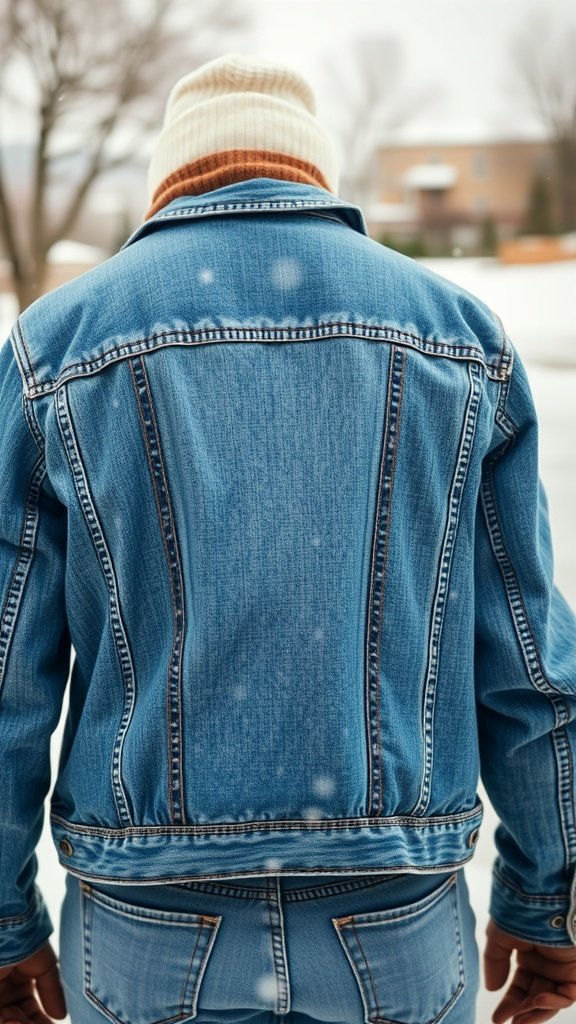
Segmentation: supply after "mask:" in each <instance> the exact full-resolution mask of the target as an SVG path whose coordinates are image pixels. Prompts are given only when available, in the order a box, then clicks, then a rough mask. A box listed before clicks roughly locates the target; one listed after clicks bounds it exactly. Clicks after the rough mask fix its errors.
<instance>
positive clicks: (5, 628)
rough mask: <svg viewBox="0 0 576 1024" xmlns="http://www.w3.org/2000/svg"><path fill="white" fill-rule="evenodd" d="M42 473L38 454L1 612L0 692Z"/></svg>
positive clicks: (34, 531) (34, 533) (31, 550)
mask: <svg viewBox="0 0 576 1024" xmlns="http://www.w3.org/2000/svg"><path fill="white" fill-rule="evenodd" d="M45 473H46V463H45V460H44V456H43V455H42V454H41V455H40V456H39V457H38V458H37V459H36V462H35V463H34V465H33V466H32V469H31V471H30V476H29V478H28V486H27V488H26V498H25V501H24V514H23V521H22V528H21V533H20V544H19V548H18V552H17V554H16V557H15V559H14V564H13V568H12V575H11V577H10V582H9V584H8V589H7V592H6V597H5V600H4V604H3V607H2V611H1V614H0V694H1V692H2V687H3V682H4V672H5V668H6V662H7V659H8V654H9V651H10V645H11V643H12V639H13V636H14V633H15V631H16V626H17V623H18V615H19V613H20V609H21V607H22V595H23V593H24V590H25V586H26V581H27V579H28V575H29V573H30V570H31V566H32V563H33V559H34V555H35V553H36V540H37V537H38V527H39V521H40V493H41V490H42V480H43V478H44V475H45Z"/></svg>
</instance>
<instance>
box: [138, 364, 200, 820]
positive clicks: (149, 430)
mask: <svg viewBox="0 0 576 1024" xmlns="http://www.w3.org/2000/svg"><path fill="white" fill-rule="evenodd" d="M128 365H129V367H130V374H131V377H132V383H133V385H134V392H135V395H136V403H137V406H138V415H139V419H140V424H141V427H142V434H143V437H144V447H145V450H146V458H147V461H148V467H149V470H150V476H151V480H152V489H153V493H154V500H155V502H156V508H157V510H158V517H159V520H160V526H161V532H162V542H163V545H164V550H165V552H166V560H167V563H168V570H169V582H170V595H171V599H172V609H173V615H174V627H173V640H172V649H171V651H170V659H169V663H168V677H167V685H166V700H167V719H168V749H169V764H170V783H169V787H168V790H169V793H168V796H169V804H170V820H171V821H172V822H174V823H175V824H184V825H185V824H186V818H185V811H184V778H183V766H182V746H183V740H182V652H183V646H184V637H185V634H186V618H185V607H184V580H183V573H182V561H181V558H180V550H179V544H178V534H177V530H176V524H175V521H174V513H173V507H172V500H171V497H170V488H169V486H168V480H167V476H166V465H165V461H164V456H163V453H162V441H161V439H160V432H159V429H158V423H157V419H156V413H155V410H154V400H153V397H152V393H151V389H150V380H149V377H148V374H147V371H146V365H145V361H144V357H143V356H136V357H134V358H132V359H130V360H129V361H128Z"/></svg>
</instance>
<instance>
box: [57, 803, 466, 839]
mask: <svg viewBox="0 0 576 1024" xmlns="http://www.w3.org/2000/svg"><path fill="white" fill-rule="evenodd" d="M482 814H483V804H482V801H481V800H480V799H478V801H477V803H476V804H475V805H474V807H472V808H470V810H468V811H457V812H456V813H455V814H443V815H430V816H429V817H415V816H410V815H405V814H404V815H396V816H392V817H387V818H386V817H381V818H380V817H374V816H372V817H356V818H330V819H326V818H320V819H316V820H311V819H309V818H300V819H297V820H294V819H293V818H287V819H283V820H280V821H279V820H276V821H250V822H239V823H233V822H223V823H222V822H219V823H213V824H208V825H130V826H124V827H122V828H110V827H108V826H99V825H84V824H82V823H81V822H74V821H68V820H67V819H66V818H63V817H61V815H59V814H56V813H55V812H53V811H52V812H51V813H50V820H51V821H53V822H54V823H56V824H58V825H61V826H62V827H63V828H65V829H66V830H67V831H69V832H70V833H77V834H79V835H95V836H103V837H110V838H115V837H116V838H123V837H126V836H145V835H170V836H179V835H207V834H214V835H228V834H231V835H234V834H235V833H237V832H239V833H242V832H288V831H296V832H301V831H305V832H308V831H312V832H314V831H324V832H330V831H332V830H334V829H336V830H340V829H349V828H350V826H353V827H356V828H372V827H374V826H376V827H378V828H380V827H382V828H398V827H406V828H416V829H423V828H431V827H442V826H443V827H445V828H449V827H451V826H453V825H462V826H465V825H466V824H467V823H472V822H473V821H474V820H475V819H476V818H478V816H481V815H482Z"/></svg>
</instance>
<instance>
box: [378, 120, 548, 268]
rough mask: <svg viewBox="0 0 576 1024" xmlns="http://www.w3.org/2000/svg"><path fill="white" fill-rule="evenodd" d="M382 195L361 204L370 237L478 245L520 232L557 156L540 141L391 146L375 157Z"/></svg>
mask: <svg viewBox="0 0 576 1024" xmlns="http://www.w3.org/2000/svg"><path fill="white" fill-rule="evenodd" d="M376 161H377V169H376V175H375V177H376V180H377V182H378V188H379V194H378V196H377V199H376V201H375V202H373V203H369V204H367V206H366V220H367V225H368V229H369V231H370V234H371V235H372V236H373V237H375V238H379V237H381V236H382V235H384V234H387V235H393V236H394V237H396V238H398V239H413V238H415V237H420V238H421V239H422V240H423V241H424V242H425V244H428V245H429V246H430V247H431V248H453V247H459V248H461V249H462V250H463V251H472V250H475V249H476V248H477V247H478V246H479V245H481V242H482V238H483V235H484V233H485V232H486V230H487V221H488V222H489V223H490V225H491V229H492V228H493V230H494V231H495V234H496V236H497V237H498V238H499V239H506V238H511V237H513V236H514V235H515V234H516V233H517V231H518V229H519V228H520V227H521V225H522V223H523V221H524V218H525V215H526V211H527V208H528V203H529V198H530V191H531V188H532V185H533V182H534V179H535V178H536V177H537V176H541V177H543V178H544V179H545V180H547V182H548V183H549V184H550V186H551V191H552V194H553V186H554V157H553V153H552V150H551V147H550V145H549V144H548V143H547V142H540V141H519V140H513V141H510V140H504V141H485V142H478V143H470V142H466V143H450V144H446V143H440V144H438V143H431V144H429V145H425V144H421V143H420V144H411V143H410V144H407V143H403V144H393V143H392V144H390V143H388V144H387V145H386V146H382V147H381V148H379V149H378V151H377V153H376Z"/></svg>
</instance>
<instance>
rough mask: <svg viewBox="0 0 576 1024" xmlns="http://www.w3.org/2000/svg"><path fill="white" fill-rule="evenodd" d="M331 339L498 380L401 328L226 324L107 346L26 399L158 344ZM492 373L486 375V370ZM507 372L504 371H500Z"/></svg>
mask: <svg viewBox="0 0 576 1024" xmlns="http://www.w3.org/2000/svg"><path fill="white" fill-rule="evenodd" d="M334 337H347V338H358V339H359V340H361V341H375V342H378V341H382V342H386V341H395V342H396V343H397V344H398V345H404V346H406V347H408V348H412V349H414V350H416V351H418V352H422V353H423V354H424V355H430V356H436V357H439V358H446V359H455V360H457V361H459V360H463V361H467V360H471V359H472V360H476V361H477V362H479V363H481V364H482V366H484V367H485V369H486V372H487V374H488V376H489V377H492V378H493V379H497V380H499V379H501V373H502V371H501V368H500V364H499V363H498V364H494V363H491V362H489V361H488V360H487V359H486V358H485V356H484V353H483V352H482V350H481V349H479V348H476V347H475V346H474V345H451V344H449V343H448V342H435V341H430V340H426V339H425V338H421V337H420V336H419V335H416V334H412V333H410V332H406V331H399V330H398V329H396V328H393V327H386V326H385V325H382V326H380V327H361V328H359V325H358V324H355V323H353V322H349V321H338V322H332V323H329V324H322V325H319V326H317V327H301V328H298V327H294V328H281V327H278V328H270V329H268V330H267V329H262V328H256V327H253V328H250V327H245V328H242V327H228V328H206V329H204V330H198V331H166V332H161V333H159V334H152V335H149V336H147V337H144V338H138V339H136V340H135V341H132V342H127V343H123V344H121V345H117V346H115V347H113V348H110V349H107V350H106V352H104V353H103V354H102V355H101V356H99V357H98V358H97V359H86V360H79V361H78V362H75V363H69V364H68V365H67V366H65V367H64V368H63V369H62V370H61V372H60V373H59V374H58V376H57V377H56V378H50V379H48V380H47V381H43V382H35V383H34V385H33V386H32V387H29V388H28V398H30V399H31V400H32V399H36V398H40V397H41V396H42V395H44V394H47V393H49V392H52V391H55V390H56V389H57V388H59V387H60V386H61V385H62V384H64V383H65V382H66V381H67V380H70V379H74V378H79V377H84V376H88V375H90V374H94V373H99V372H100V371H101V370H102V369H104V368H105V367H106V366H107V365H109V364H110V363H114V362H118V361H120V360H121V359H126V358H129V357H130V356H132V355H136V354H138V352H139V351H143V352H150V351H155V350H157V349H160V348H165V347H168V346H170V345H173V346H180V345H181V346H183V347H186V346H190V347H192V346H197V345H207V344H218V343H222V342H224V343H226V342H233V341H237V342H244V343H246V342H250V341H257V342H262V341H264V342H265V341H270V342H278V341H285V342H286V343H292V342H307V341H315V340H318V341H321V340H326V339H330V338H334ZM490 371H492V373H491V372H490ZM504 372H508V371H504Z"/></svg>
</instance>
